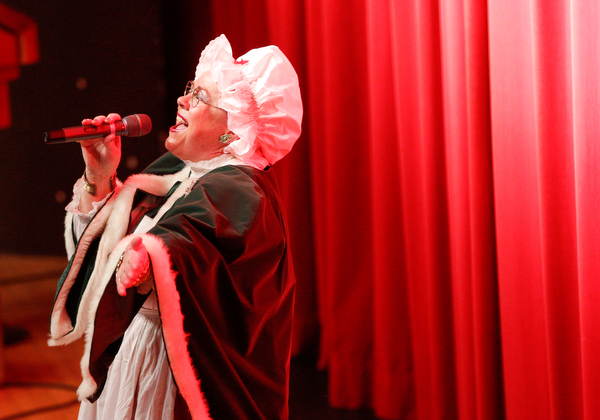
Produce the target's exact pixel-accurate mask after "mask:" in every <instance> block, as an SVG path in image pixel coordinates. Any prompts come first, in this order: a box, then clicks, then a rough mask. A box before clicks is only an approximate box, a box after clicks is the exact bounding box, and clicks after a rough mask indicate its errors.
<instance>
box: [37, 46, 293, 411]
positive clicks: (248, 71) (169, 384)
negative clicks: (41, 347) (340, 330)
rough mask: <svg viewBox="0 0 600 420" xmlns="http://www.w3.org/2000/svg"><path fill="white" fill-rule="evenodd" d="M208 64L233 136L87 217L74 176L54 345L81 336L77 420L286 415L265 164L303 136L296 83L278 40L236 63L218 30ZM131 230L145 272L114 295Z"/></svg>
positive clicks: (274, 220)
mask: <svg viewBox="0 0 600 420" xmlns="http://www.w3.org/2000/svg"><path fill="white" fill-rule="evenodd" d="M207 70H209V71H210V72H211V73H212V76H213V79H214V80H215V81H216V83H217V87H218V89H219V91H220V92H221V96H220V98H219V101H218V104H217V106H218V107H220V108H222V109H224V110H226V111H227V113H228V123H227V124H228V128H229V129H230V130H231V131H233V132H234V133H235V134H237V135H238V136H239V137H240V139H239V140H236V141H234V142H232V143H231V144H229V145H228V146H227V147H226V148H225V149H224V151H225V154H223V155H222V156H219V157H217V158H214V159H211V160H209V161H200V162H188V161H185V162H184V161H181V160H180V159H178V158H177V157H175V156H174V155H172V154H171V153H167V154H165V155H164V156H162V157H161V158H159V159H158V160H157V161H156V162H154V163H153V164H152V165H150V166H149V167H148V168H147V169H146V170H145V171H144V172H143V173H141V174H138V175H133V176H131V177H130V178H128V179H127V180H126V181H125V182H124V183H122V184H121V183H120V182H117V186H116V188H115V190H114V191H113V193H112V194H111V195H109V196H108V197H107V198H106V199H105V200H103V201H102V202H100V203H98V204H96V208H95V210H94V211H93V212H92V213H91V214H86V215H84V214H81V213H79V212H78V211H77V205H78V202H79V197H80V195H81V194H82V183H83V181H82V180H79V181H78V182H77V183H76V184H75V187H74V195H73V201H72V202H71V203H70V204H69V206H68V207H67V210H68V212H67V217H66V223H65V227H66V231H65V240H66V247H67V253H68V255H69V259H70V260H69V264H68V266H67V268H66V269H65V272H64V273H63V276H62V277H61V279H60V280H59V284H58V290H57V294H56V299H55V303H54V306H53V309H52V315H51V324H50V331H51V339H50V341H49V343H50V345H62V344H68V343H70V342H73V341H74V340H77V339H79V338H81V337H82V336H85V340H86V342H85V351H84V356H83V359H82V361H81V370H82V375H83V382H82V384H81V386H80V387H79V390H78V395H79V397H80V399H81V400H83V401H82V407H81V411H80V419H111V420H113V419H117V418H123V419H145V420H148V419H173V418H175V419H178V420H179V419H185V418H193V419H209V418H213V419H267V418H268V419H286V418H287V417H288V378H289V362H290V348H291V346H290V344H291V327H292V312H293V298H294V287H295V279H294V275H293V269H292V262H291V258H290V255H289V247H288V236H287V232H286V227H285V223H284V216H283V213H282V210H281V205H280V202H279V198H278V192H277V188H276V186H275V185H274V182H273V180H272V177H271V175H272V174H270V173H269V172H266V171H265V169H268V168H269V166H270V165H272V164H274V163H275V162H276V161H278V160H279V159H281V158H282V157H283V156H284V155H285V154H287V153H288V152H289V150H290V149H291V147H292V145H293V143H294V142H295V141H296V139H297V138H298V136H299V135H300V123H301V119H302V103H301V99H300V91H299V88H298V79H297V76H296V73H295V71H294V69H293V68H292V66H291V64H290V63H289V61H288V60H287V58H286V57H285V56H284V55H283V53H282V52H281V51H280V50H279V49H278V48H277V47H274V46H269V47H264V48H258V49H254V50H251V51H249V52H248V53H246V54H245V55H243V56H242V57H240V58H238V59H237V60H234V59H233V57H232V53H231V46H230V45H229V42H228V41H227V39H226V38H225V36H224V35H221V36H220V37H218V38H216V39H215V40H213V41H211V43H210V44H209V45H208V46H207V47H206V49H205V50H204V51H203V52H202V55H201V58H200V62H199V64H198V68H197V69H196V78H198V76H199V75H200V74H202V73H203V72H205V71H207ZM136 236H139V237H141V239H142V241H143V244H144V245H145V247H146V248H147V250H148V254H149V257H150V261H151V268H152V274H153V279H154V281H153V282H147V283H144V284H141V285H140V286H138V287H137V288H131V289H128V293H127V296H126V297H121V296H119V295H118V294H117V291H116V285H115V278H114V277H115V268H116V266H117V262H118V260H119V257H120V256H121V255H122V254H123V252H124V250H125V248H126V246H127V245H128V244H129V243H130V242H131V240H132V239H133V237H136ZM148 283H149V284H148ZM188 410H189V413H188Z"/></svg>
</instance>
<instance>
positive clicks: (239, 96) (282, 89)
mask: <svg viewBox="0 0 600 420" xmlns="http://www.w3.org/2000/svg"><path fill="white" fill-rule="evenodd" d="M206 71H210V72H211V74H212V77H213V79H214V81H215V82H216V83H217V88H218V90H219V92H221V97H220V98H219V100H218V102H217V106H218V107H219V108H222V109H224V110H225V111H227V126H228V128H229V129H230V130H231V131H233V132H234V133H235V134H237V135H238V136H239V137H240V138H239V140H236V141H234V142H232V143H230V144H229V145H228V146H227V147H226V148H225V149H224V151H225V152H226V153H231V154H233V155H235V156H237V157H238V158H239V159H241V160H242V161H244V162H245V163H247V164H250V165H252V166H256V167H258V168H265V167H266V166H268V165H272V164H274V163H275V162H277V161H278V160H279V159H281V158H282V157H284V156H285V155H286V154H287V153H288V152H289V151H290V150H291V149H292V146H293V145H294V143H295V141H296V140H297V139H298V137H299V136H300V131H301V122H302V99H301V97H300V88H299V85H298V76H297V75H296V72H295V71H294V68H293V67H292V65H291V63H290V62H289V60H288V59H287V58H286V56H285V55H283V53H282V52H281V50H280V49H279V48H277V47H276V46H273V45H271V46H268V47H262V48H256V49H253V50H250V51H248V52H247V53H246V54H244V55H242V56H241V57H239V58H238V59H237V60H234V58H233V56H232V50H231V45H230V44H229V41H228V40H227V38H226V37H225V35H221V36H219V37H218V38H215V39H214V40H212V41H211V42H210V43H209V44H208V45H207V47H206V48H205V49H204V51H202V55H201V56H200V62H199V63H198V67H197V68H196V77H195V79H198V78H199V77H200V76H201V75H202V74H203V73H204V72H206Z"/></svg>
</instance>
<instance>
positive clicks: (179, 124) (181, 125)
mask: <svg viewBox="0 0 600 420" xmlns="http://www.w3.org/2000/svg"><path fill="white" fill-rule="evenodd" d="M187 127H188V122H187V120H186V119H185V118H183V117H182V116H181V115H179V114H177V119H176V120H175V125H174V126H173V127H171V128H170V129H169V131H171V132H179V131H183V130H185V129H186V128H187Z"/></svg>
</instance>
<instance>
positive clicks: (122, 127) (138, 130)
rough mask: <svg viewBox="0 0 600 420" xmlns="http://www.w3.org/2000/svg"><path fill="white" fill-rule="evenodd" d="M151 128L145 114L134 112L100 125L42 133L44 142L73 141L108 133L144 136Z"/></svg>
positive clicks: (103, 135) (59, 142) (148, 118)
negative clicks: (119, 119) (118, 119)
mask: <svg viewBox="0 0 600 420" xmlns="http://www.w3.org/2000/svg"><path fill="white" fill-rule="evenodd" d="M151 130H152V121H150V117H149V116H147V115H146V114H134V115H129V116H127V117H125V118H123V119H122V120H121V121H115V122H114V123H111V124H107V123H102V124H100V125H80V126H78V127H67V128H61V129H59V130H53V131H47V132H45V133H44V142H45V143H46V144H62V143H72V142H74V141H80V140H87V139H95V138H99V137H106V136H108V135H109V134H115V135H117V136H126V137H140V136H145V135H146V134H148V133H149V132H150V131H151Z"/></svg>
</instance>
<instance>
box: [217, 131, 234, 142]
mask: <svg viewBox="0 0 600 420" xmlns="http://www.w3.org/2000/svg"><path fill="white" fill-rule="evenodd" d="M229 140H231V133H225V134H221V136H220V137H219V141H220V142H221V143H229Z"/></svg>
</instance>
